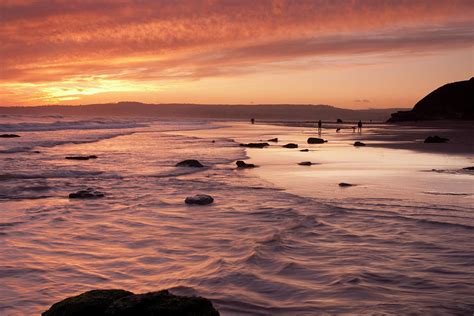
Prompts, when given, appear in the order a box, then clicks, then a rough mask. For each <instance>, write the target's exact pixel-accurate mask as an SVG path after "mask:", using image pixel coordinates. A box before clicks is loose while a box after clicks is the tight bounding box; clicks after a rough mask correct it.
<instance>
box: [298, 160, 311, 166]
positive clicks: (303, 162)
mask: <svg viewBox="0 0 474 316" xmlns="http://www.w3.org/2000/svg"><path fill="white" fill-rule="evenodd" d="M298 165H300V166H312V165H313V163H312V162H311V161H302V162H299V163H298Z"/></svg>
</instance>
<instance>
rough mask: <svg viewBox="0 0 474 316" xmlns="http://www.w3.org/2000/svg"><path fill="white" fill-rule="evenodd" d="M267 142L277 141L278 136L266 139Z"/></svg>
mask: <svg viewBox="0 0 474 316" xmlns="http://www.w3.org/2000/svg"><path fill="white" fill-rule="evenodd" d="M267 142H274V143H278V138H276V137H275V138H270V139H269V140H267Z"/></svg>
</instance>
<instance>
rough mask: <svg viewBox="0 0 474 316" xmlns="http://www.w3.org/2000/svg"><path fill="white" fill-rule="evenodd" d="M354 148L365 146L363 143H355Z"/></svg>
mask: <svg viewBox="0 0 474 316" xmlns="http://www.w3.org/2000/svg"><path fill="white" fill-rule="evenodd" d="M354 146H356V147H362V146H365V144H364V143H363V142H355V143H354Z"/></svg>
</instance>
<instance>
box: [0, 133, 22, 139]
mask: <svg viewBox="0 0 474 316" xmlns="http://www.w3.org/2000/svg"><path fill="white" fill-rule="evenodd" d="M15 137H20V135H16V134H1V135H0V138H15Z"/></svg>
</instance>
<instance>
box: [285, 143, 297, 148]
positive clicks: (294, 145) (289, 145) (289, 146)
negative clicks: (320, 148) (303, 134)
mask: <svg viewBox="0 0 474 316" xmlns="http://www.w3.org/2000/svg"><path fill="white" fill-rule="evenodd" d="M282 147H284V148H298V144H295V143H288V144H286V145H283V146H282Z"/></svg>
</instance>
